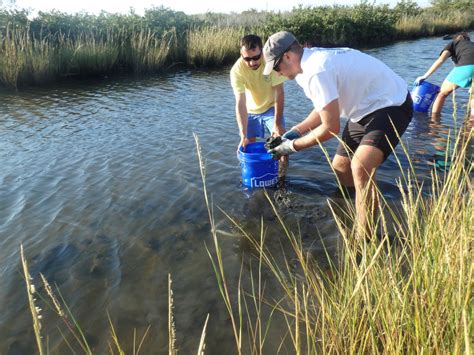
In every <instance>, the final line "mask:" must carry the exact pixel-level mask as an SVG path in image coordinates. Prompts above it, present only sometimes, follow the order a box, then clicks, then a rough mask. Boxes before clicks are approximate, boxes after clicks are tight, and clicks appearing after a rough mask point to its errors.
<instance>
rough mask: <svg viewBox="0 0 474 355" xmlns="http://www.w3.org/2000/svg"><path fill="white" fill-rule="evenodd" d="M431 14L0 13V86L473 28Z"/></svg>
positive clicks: (359, 9)
mask: <svg viewBox="0 0 474 355" xmlns="http://www.w3.org/2000/svg"><path fill="white" fill-rule="evenodd" d="M401 5H402V6H401V7H402V8H404V7H406V6H408V7H410V5H413V4H410V3H406V2H402V4H401ZM412 10H413V9H412ZM435 10H436V9H426V10H422V9H418V10H416V9H414V10H413V11H411V12H402V13H400V12H399V10H397V9H390V8H389V7H388V5H376V4H370V3H368V2H361V3H360V4H357V5H354V6H342V5H334V6H315V7H314V6H313V7H311V6H309V7H302V6H299V7H295V8H294V9H292V10H291V11H288V12H283V13H280V12H279V13H275V12H272V11H262V12H257V11H255V10H249V11H245V12H242V13H241V14H235V13H234V14H230V15H225V14H213V13H206V14H202V15H195V16H187V15H185V14H184V13H181V12H175V11H172V10H170V9H166V8H162V7H161V8H154V9H150V10H147V11H146V14H145V15H144V16H138V15H137V14H134V13H130V14H126V15H117V14H105V13H103V14H101V15H99V16H94V15H87V14H76V15H67V14H61V13H42V14H40V16H39V17H38V18H35V19H33V20H30V19H29V18H28V13H27V12H26V11H25V12H11V13H9V12H8V11H5V10H4V11H2V10H1V9H0V84H3V85H4V86H7V87H11V88H15V89H16V88H17V87H18V86H20V85H31V84H33V85H40V84H43V83H47V82H51V81H55V80H61V79H64V78H65V77H71V76H83V77H84V76H101V75H109V74H114V73H127V72H132V73H155V72H159V71H164V70H168V69H169V68H170V67H173V66H185V67H191V68H196V67H222V66H223V65H226V64H229V63H231V62H232V61H234V60H235V59H236V58H237V57H238V52H239V48H238V47H239V39H240V38H241V37H242V36H243V35H244V34H249V33H255V34H258V35H260V36H261V37H262V38H263V40H265V39H266V38H267V37H268V36H269V35H271V34H272V33H274V32H276V31H280V30H282V29H286V30H289V31H292V32H294V34H295V35H296V37H297V38H298V39H299V40H300V41H301V42H302V43H305V44H308V45H317V46H330V47H333V46H352V47H366V46H375V45H385V44H387V43H390V42H393V41H395V40H399V39H407V38H416V37H421V36H431V35H438V34H446V33H453V32H456V31H459V30H468V29H472V27H473V26H474V21H473V13H472V9H471V8H469V6H468V5H466V10H465V11H460V10H453V9H449V11H448V10H443V11H441V12H440V11H435Z"/></svg>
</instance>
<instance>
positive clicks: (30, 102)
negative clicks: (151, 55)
mask: <svg viewBox="0 0 474 355" xmlns="http://www.w3.org/2000/svg"><path fill="white" fill-rule="evenodd" d="M443 45H444V42H443V41H442V40H441V39H423V40H419V41H410V42H403V43H398V44H395V45H393V46H389V47H385V48H379V49H372V50H370V51H369V52H370V53H371V54H373V55H374V56H377V57H379V58H380V59H382V60H384V61H385V62H386V63H387V64H388V65H390V66H391V67H392V68H394V69H395V70H396V71H397V72H398V73H400V75H402V77H403V78H405V79H406V80H407V82H412V81H413V80H414V78H415V77H416V76H418V75H419V74H420V73H422V72H424V71H426V68H427V67H428V66H429V65H431V63H432V61H433V60H434V57H433V56H435V55H437V53H438V51H437V48H442V46H443ZM428 53H430V54H429V55H428ZM413 58H417V59H418V60H413ZM449 69H450V68H449V66H448V65H445V66H444V67H443V68H441V69H440V70H439V71H438V72H437V73H436V74H435V75H434V77H433V80H434V82H436V83H440V82H441V81H442V79H443V78H444V75H446V74H447V72H448V71H449ZM228 70H229V68H226V69H225V70H218V71H210V72H200V71H197V72H188V71H184V72H177V73H173V74H169V75H163V76H159V77H154V78H122V79H114V80H111V79H103V80H100V81H95V82H81V83H71V84H64V85H58V86H55V87H53V88H46V89H37V88H35V89H30V90H26V91H22V92H19V93H7V92H3V93H0V101H1V107H2V109H1V111H0V161H1V165H2V169H1V170H0V201H1V204H0V235H1V238H0V284H1V287H0V305H1V307H2V309H1V312H0V353H1V354H4V353H5V354H26V353H32V352H34V344H35V343H34V338H33V334H32V327H31V319H30V315H29V311H28V307H27V303H26V293H25V290H24V288H23V280H22V277H21V273H20V272H19V271H20V269H21V268H20V261H19V245H20V243H23V245H24V246H25V253H26V256H27V257H28V259H29V262H30V266H31V273H32V275H33V277H34V281H35V282H36V283H37V282H38V274H39V273H43V274H44V275H45V276H46V277H47V279H48V280H49V281H50V282H51V283H53V284H57V286H58V287H59V289H60V290H61V292H62V294H63V296H64V298H65V299H66V301H67V304H68V305H69V306H70V308H71V309H72V311H73V313H74V315H75V316H76V317H77V319H78V321H79V324H81V326H82V328H83V329H84V330H85V331H86V337H87V339H88V340H89V343H90V344H91V346H92V347H93V348H94V351H95V352H97V353H103V352H105V351H107V346H108V345H107V341H106V340H107V339H108V337H109V331H108V328H109V325H108V321H107V316H106V312H107V311H108V312H109V313H110V315H111V317H112V320H113V322H114V324H115V326H116V330H117V332H118V334H119V338H120V339H121V341H122V342H123V344H132V343H133V329H136V330H137V335H140V334H143V333H144V332H145V330H146V328H147V327H148V325H152V328H151V332H150V334H149V336H148V338H147V340H148V341H147V342H146V346H145V348H143V351H144V352H145V353H150V352H151V353H165V352H167V307H168V304H167V277H168V273H170V274H171V276H172V279H173V284H172V285H173V291H174V307H175V309H174V310H175V321H176V330H177V347H178V348H179V349H180V350H181V352H183V353H189V352H194V351H195V350H196V348H197V345H198V343H199V338H200V336H201V330H202V327H203V324H204V320H205V318H206V315H207V314H210V320H209V325H208V331H207V339H206V343H207V350H208V352H209V353H223V352H230V353H231V352H233V351H234V341H233V336H232V333H231V332H232V328H231V325H230V320H229V317H228V314H227V312H226V310H225V307H224V304H223V302H222V300H221V298H220V294H219V290H218V285H217V282H216V278H215V275H214V273H213V269H212V265H211V262H210V260H209V257H208V255H207V250H206V248H209V250H213V247H212V243H213V242H212V240H211V236H210V225H209V222H208V212H207V210H206V208H205V202H204V194H203V188H202V182H201V178H200V174H199V166H198V161H197V157H196V147H195V143H194V139H193V136H192V133H193V132H196V133H197V134H198V136H199V138H200V142H201V144H202V153H203V158H204V160H205V162H206V172H207V178H206V185H207V190H208V191H209V192H210V194H212V201H213V203H214V206H215V208H214V214H215V217H216V223H217V226H216V227H217V233H218V237H219V241H220V243H221V247H222V254H223V255H222V257H223V260H224V261H225V266H226V276H227V277H228V278H229V280H231V282H230V285H229V287H230V288H231V292H233V291H235V287H236V285H237V280H238V277H239V273H240V270H241V267H242V265H244V266H243V267H244V268H247V267H255V264H256V261H255V258H254V257H252V254H254V253H255V247H254V246H253V245H252V244H251V243H249V242H248V241H246V240H245V239H244V238H242V231H241V229H243V230H245V231H246V232H247V233H249V234H250V235H252V236H253V237H254V238H255V239H256V240H259V238H260V235H261V232H262V231H263V233H264V236H265V246H266V247H267V248H268V249H269V250H271V251H272V252H274V254H275V255H276V257H277V258H278V257H279V258H283V257H284V256H285V257H288V258H289V260H291V258H292V256H291V252H290V250H291V248H290V247H289V245H287V244H288V241H287V239H286V237H285V234H284V231H283V229H282V227H281V225H280V223H279V220H278V219H277V218H276V217H275V213H274V211H273V209H272V207H271V205H270V203H269V202H268V199H267V197H266V196H265V194H264V193H263V191H261V190H245V189H243V188H242V187H241V186H240V185H239V179H240V168H239V165H238V160H237V158H236V156H235V149H236V147H237V144H238V136H237V125H236V123H235V118H234V97H233V94H232V90H231V88H230V83H229V78H228ZM457 100H458V102H466V101H467V92H466V91H460V92H459V93H458V94H457ZM452 109H453V108H452V105H451V104H450V103H449V100H447V102H446V105H445V108H444V111H443V115H442V116H441V117H440V118H439V119H437V120H436V119H432V118H431V117H429V116H428V115H427V114H417V115H415V117H414V118H413V121H412V123H411V124H410V126H409V128H408V131H407V133H406V134H405V135H404V137H403V138H404V139H403V141H404V145H405V147H406V149H407V150H408V151H409V154H410V158H411V160H412V161H413V163H414V166H415V168H416V170H417V171H418V172H419V175H420V178H422V179H423V178H429V172H430V169H431V168H432V166H433V164H435V165H436V166H439V167H441V168H442V167H443V164H442V163H441V162H443V161H445V160H446V158H445V157H446V152H447V151H449V148H447V142H448V138H447V137H448V136H449V134H451V135H452V133H453V131H454V130H459V129H461V127H462V117H463V112H462V110H463V106H462V105H458V112H457V117H458V119H457V120H456V121H455V120H453V118H452V115H451V112H452ZM310 110H311V103H310V102H309V100H307V99H306V98H304V96H303V93H302V91H301V90H300V89H299V88H298V87H297V86H296V84H295V83H294V82H289V83H287V84H286V106H285V115H286V119H287V122H288V125H289V126H291V125H293V124H295V123H296V122H298V121H300V120H301V119H303V118H304V117H305V116H306V114H307V113H308V112H309V111H310ZM336 145H337V142H336V140H333V141H330V142H327V143H325V144H324V147H325V149H327V151H328V152H329V154H330V156H332V155H333V154H334V152H335V149H336ZM396 153H397V156H398V159H399V161H400V163H401V164H402V166H403V167H404V168H407V167H408V160H407V158H406V157H405V156H404V153H403V149H402V148H401V147H397V150H396ZM448 155H449V154H448ZM448 158H449V157H448ZM445 165H446V164H445ZM399 175H400V168H399V166H398V161H397V159H395V157H393V156H392V157H390V158H389V159H388V160H387V161H386V162H385V164H384V165H383V167H382V168H381V169H380V172H379V176H378V180H379V181H380V186H381V189H382V191H383V193H384V195H385V196H386V198H387V199H389V200H393V201H396V200H397V199H398V198H399V192H398V190H397V187H396V185H395V183H394V179H395V177H397V176H399ZM337 191H338V190H337V186H336V183H335V180H334V177H333V174H332V172H331V170H330V168H329V166H328V163H327V161H326V158H325V156H324V154H323V153H322V152H321V150H320V149H319V148H314V149H309V150H307V151H304V152H300V153H298V154H297V155H295V156H293V157H291V161H290V166H289V168H288V175H287V179H286V185H285V189H282V190H281V189H280V190H278V189H270V190H268V195H269V198H270V200H271V201H273V202H274V204H275V206H276V210H277V212H278V213H279V214H280V215H281V216H282V218H283V220H285V222H286V223H287V224H288V226H289V227H290V230H292V231H294V232H295V233H300V234H301V237H302V243H303V246H304V247H305V249H306V250H308V251H310V252H311V253H312V254H313V255H314V257H315V259H316V260H318V261H320V260H324V259H325V256H324V247H326V248H327V249H328V250H329V251H330V253H334V252H335V250H336V248H337V243H338V233H337V231H336V227H335V224H334V221H333V219H332V217H331V212H330V209H329V207H328V204H327V201H328V199H331V200H335V201H337V198H338V197H337ZM222 211H224V212H225V213H227V214H228V215H229V216H231V217H232V218H233V219H234V220H235V223H236V224H237V225H235V224H234V223H232V222H231V221H230V220H229V219H227V218H226V216H225V215H224V213H223V212H222ZM262 220H263V223H264V227H263V229H262V228H261V222H262ZM295 270H296V269H295ZM295 272H297V271H295ZM262 279H263V281H265V283H266V292H267V294H268V295H269V294H271V295H272V296H274V297H275V298H277V295H278V287H277V285H275V284H274V282H273V281H272V277H271V275H270V271H268V270H263V274H262ZM233 281H235V283H233ZM242 283H243V285H244V287H246V288H247V289H249V288H250V280H249V279H243V280H242ZM43 319H44V320H45V321H44V322H43V334H48V335H49V346H50V349H52V351H53V352H57V353H62V352H64V349H66V348H65V344H64V341H62V340H61V336H60V333H59V331H58V327H59V328H60V329H63V325H62V324H61V322H60V321H53V320H52V319H55V318H54V317H52V311H51V310H45V311H44V318H43ZM274 324H276V322H274ZM280 332H281V329H274V328H272V327H270V330H269V339H271V340H273V339H276V340H277V341H271V340H269V341H268V342H267V344H266V351H267V352H269V353H274V352H276V350H277V347H278V345H279V343H280V338H281V336H282V334H281V333H280ZM129 346H131V345H129ZM78 350H79V349H78ZM125 350H126V351H128V352H130V351H131V348H126V349H125Z"/></svg>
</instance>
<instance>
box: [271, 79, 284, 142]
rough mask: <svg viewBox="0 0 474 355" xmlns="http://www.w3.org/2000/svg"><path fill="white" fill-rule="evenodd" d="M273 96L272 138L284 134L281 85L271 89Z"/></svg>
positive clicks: (282, 90) (282, 91)
mask: <svg viewBox="0 0 474 355" xmlns="http://www.w3.org/2000/svg"><path fill="white" fill-rule="evenodd" d="M273 94H274V97H275V121H274V123H273V132H272V136H273V137H278V136H281V135H282V134H283V133H285V127H283V122H282V117H283V107H284V105H285V90H284V89H283V84H279V85H276V86H274V87H273Z"/></svg>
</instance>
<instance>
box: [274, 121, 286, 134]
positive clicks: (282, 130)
mask: <svg viewBox="0 0 474 355" xmlns="http://www.w3.org/2000/svg"><path fill="white" fill-rule="evenodd" d="M283 133H285V128H283V126H282V125H278V124H274V125H273V130H272V137H279V136H281V135H282V134H283Z"/></svg>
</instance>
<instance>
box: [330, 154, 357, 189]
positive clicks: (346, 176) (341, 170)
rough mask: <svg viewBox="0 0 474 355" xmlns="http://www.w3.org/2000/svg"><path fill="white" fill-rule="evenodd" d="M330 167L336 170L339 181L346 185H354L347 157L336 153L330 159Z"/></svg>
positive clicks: (349, 161)
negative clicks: (331, 159)
mask: <svg viewBox="0 0 474 355" xmlns="http://www.w3.org/2000/svg"><path fill="white" fill-rule="evenodd" d="M332 167H333V169H334V171H335V172H336V175H337V178H338V179H339V182H340V183H341V184H342V185H343V186H346V187H353V186H354V178H353V177H352V171H351V160H350V159H349V158H348V157H344V156H342V155H339V154H336V155H335V156H334V159H333V161H332Z"/></svg>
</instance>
